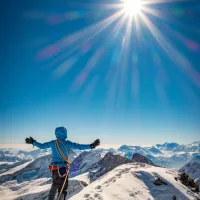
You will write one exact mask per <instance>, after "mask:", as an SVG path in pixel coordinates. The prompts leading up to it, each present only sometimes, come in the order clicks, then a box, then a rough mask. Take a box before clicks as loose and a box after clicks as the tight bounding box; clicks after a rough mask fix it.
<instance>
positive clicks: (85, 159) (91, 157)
mask: <svg viewBox="0 0 200 200" xmlns="http://www.w3.org/2000/svg"><path fill="white" fill-rule="evenodd" d="M101 159H102V156H101V154H99V153H98V152H97V151H84V152H82V153H81V154H80V155H79V156H78V157H77V158H75V159H74V161H73V162H72V164H71V173H70V177H74V176H77V175H80V174H83V173H85V172H87V171H88V169H89V168H90V167H91V166H92V165H93V164H95V163H97V162H98V161H99V160H101Z"/></svg>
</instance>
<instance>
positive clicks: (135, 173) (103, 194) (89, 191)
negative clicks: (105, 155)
mask: <svg viewBox="0 0 200 200" xmlns="http://www.w3.org/2000/svg"><path fill="white" fill-rule="evenodd" d="M175 176H176V173H175V172H173V171H169V170H168V169H165V168H160V167H154V166H150V165H147V164H142V163H130V164H124V165H121V166H119V167H117V168H115V169H114V170H112V171H111V172H109V173H108V174H106V175H104V176H103V177H101V178H99V179H98V180H96V181H94V182H93V183H91V184H90V185H89V186H88V187H86V188H84V189H83V190H82V191H81V192H80V193H78V194H76V195H75V196H73V197H71V198H70V200H82V199H85V200H95V199H98V200H131V199H135V200H153V199H155V200H169V199H172V197H173V195H175V196H176V197H177V200H197V199H198V198H200V196H199V195H197V194H194V193H192V192H191V191H190V190H189V189H188V188H187V187H185V186H184V185H182V184H181V183H180V182H177V181H175V179H174V177H175ZM158 177H159V178H161V179H162V180H163V181H165V182H166V183H167V184H168V185H161V186H156V185H154V184H153V182H154V180H155V179H156V178H158Z"/></svg>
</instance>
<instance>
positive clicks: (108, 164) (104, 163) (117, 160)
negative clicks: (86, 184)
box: [89, 152, 134, 181]
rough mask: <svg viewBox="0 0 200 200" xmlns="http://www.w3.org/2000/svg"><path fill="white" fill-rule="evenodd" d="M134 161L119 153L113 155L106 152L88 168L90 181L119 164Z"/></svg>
mask: <svg viewBox="0 0 200 200" xmlns="http://www.w3.org/2000/svg"><path fill="white" fill-rule="evenodd" d="M131 162H134V161H132V160H129V159H128V158H125V157H123V156H120V155H113V154H112V153H111V152H109V153H107V154H106V155H105V157H104V158H102V159H101V160H100V161H99V162H97V163H95V164H94V165H93V166H92V167H91V168H90V169H89V178H90V180H91V181H94V180H96V179H97V178H99V177H101V176H103V175H104V174H106V173H108V172H109V171H111V170H113V169H114V168H116V167H118V166H119V165H123V164H126V163H131Z"/></svg>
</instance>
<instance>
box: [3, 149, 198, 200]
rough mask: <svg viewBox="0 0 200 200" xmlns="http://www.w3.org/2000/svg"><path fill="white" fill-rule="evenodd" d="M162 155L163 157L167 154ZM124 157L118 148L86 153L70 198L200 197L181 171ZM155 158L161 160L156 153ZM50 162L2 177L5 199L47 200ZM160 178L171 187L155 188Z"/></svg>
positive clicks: (76, 165) (75, 169)
mask: <svg viewBox="0 0 200 200" xmlns="http://www.w3.org/2000/svg"><path fill="white" fill-rule="evenodd" d="M141 148H143V147H141ZM145 148H146V147H145ZM131 149H132V150H133V149H135V148H131ZM136 149H137V150H138V149H139V147H137V148H136ZM149 149H150V148H146V151H148V152H149ZM154 150H155V149H154ZM161 151H162V150H161ZM111 152H112V153H111ZM158 154H159V155H162V154H163V151H162V152H161V153H158ZM158 154H157V155H158ZM122 155H124V154H123V152H122V151H120V152H119V151H118V150H115V149H114V150H113V149H109V150H105V149H104V150H103V149H101V150H99V149H97V150H95V151H86V152H82V153H81V154H80V155H79V156H78V157H76V158H75V159H74V160H73V162H72V165H71V167H72V171H71V175H70V177H72V178H70V181H69V191H68V192H69V195H68V199H70V200H77V199H78V200H82V199H85V200H95V199H100V200H111V199H113V200H115V199H116V200H120V199H123V200H128V199H139V200H144V199H149V200H153V199H155V200H160V199H162V200H168V199H172V196H173V195H175V196H176V197H177V199H178V200H190V199H191V200H192V199H196V200H197V199H198V198H200V196H199V195H197V194H195V193H192V192H191V191H190V190H189V189H188V188H187V187H185V186H184V185H182V184H181V183H180V182H177V181H175V179H174V177H176V176H178V174H177V172H175V171H172V170H169V169H166V168H162V167H156V166H153V165H149V164H153V163H152V162H151V161H150V160H149V159H148V158H146V157H144V156H143V155H139V154H134V155H133V159H131V160H130V159H128V158H126V157H124V156H122ZM136 155H137V156H136ZM148 155H149V154H148ZM149 156H150V155H149ZM152 157H153V156H152ZM154 157H155V158H157V159H158V157H156V156H155V154H154ZM169 158H170V157H169ZM159 159H160V158H159ZM50 161H51V155H44V156H41V157H38V158H36V159H35V160H31V161H28V162H26V163H24V164H21V165H19V166H17V167H14V168H11V169H9V170H8V171H6V172H4V173H2V174H0V196H1V199H2V200H47V196H48V192H49V189H50V183H51V179H50V172H49V169H48V164H49V163H50ZM142 162H143V163H142ZM144 162H147V163H148V164H146V163H144ZM79 174H81V175H79ZM77 175H78V176H77ZM156 178H161V179H162V180H163V181H164V182H166V183H167V184H168V185H161V186H155V185H154V184H153V182H154V180H155V179H156ZM198 178H199V177H198ZM197 181H198V179H197Z"/></svg>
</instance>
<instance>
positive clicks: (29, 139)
mask: <svg viewBox="0 0 200 200" xmlns="http://www.w3.org/2000/svg"><path fill="white" fill-rule="evenodd" d="M25 142H26V144H33V142H35V140H34V139H33V138H32V137H30V138H26V139H25Z"/></svg>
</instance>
